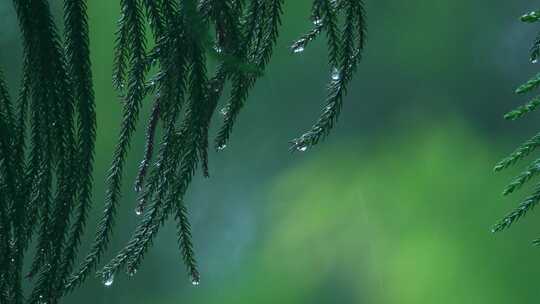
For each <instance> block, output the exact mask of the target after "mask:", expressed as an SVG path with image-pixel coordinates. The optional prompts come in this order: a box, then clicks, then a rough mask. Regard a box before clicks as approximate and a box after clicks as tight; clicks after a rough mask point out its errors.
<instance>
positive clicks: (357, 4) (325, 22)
mask: <svg viewBox="0 0 540 304" xmlns="http://www.w3.org/2000/svg"><path fill="white" fill-rule="evenodd" d="M312 12H313V13H312V19H313V20H312V21H313V24H314V26H315V28H314V29H313V30H312V31H311V32H310V33H308V34H307V35H305V36H303V37H302V38H300V39H299V40H298V41H296V42H295V43H294V44H293V46H292V50H293V52H295V53H298V52H301V51H303V50H304V48H305V46H306V45H307V43H308V42H310V41H312V40H313V39H315V38H316V36H317V35H318V34H319V33H320V32H326V36H327V44H328V57H329V63H330V69H331V77H330V78H331V80H330V84H329V89H328V91H329V92H328V97H327V99H326V106H325V108H324V109H323V111H322V113H321V116H320V117H319V119H318V120H317V122H316V123H315V124H314V125H313V126H312V127H311V129H310V130H309V131H307V132H306V133H304V134H303V135H302V136H300V137H298V138H296V139H294V140H293V141H292V147H291V149H293V150H298V151H306V150H307V149H309V148H310V147H312V146H313V145H316V144H317V143H318V142H319V141H320V140H321V139H323V138H324V137H326V136H327V135H328V133H329V132H330V130H331V129H332V128H333V127H334V125H335V123H336V121H337V119H338V117H339V114H340V112H341V108H342V103H343V98H344V96H345V95H346V93H347V85H348V84H349V82H350V81H351V79H352V76H353V74H354V72H355V70H356V68H357V65H358V62H359V61H360V59H361V57H362V51H363V49H364V44H365V39H366V24H365V14H364V8H363V4H362V2H361V1H359V0H343V1H341V2H340V3H339V4H337V3H336V1H332V0H316V1H315V2H314V5H313V11H312ZM341 13H343V14H344V15H345V17H344V18H345V24H344V29H343V30H340V29H339V24H338V23H339V17H338V16H339V14H341ZM340 33H341V36H340Z"/></svg>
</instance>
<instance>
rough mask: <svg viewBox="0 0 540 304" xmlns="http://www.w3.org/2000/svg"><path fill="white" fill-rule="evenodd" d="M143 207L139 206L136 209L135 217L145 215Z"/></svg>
mask: <svg viewBox="0 0 540 304" xmlns="http://www.w3.org/2000/svg"><path fill="white" fill-rule="evenodd" d="M143 211H144V210H143V206H142V205H140V204H139V205H138V206H137V207H135V215H137V216H139V215H141V214H143Z"/></svg>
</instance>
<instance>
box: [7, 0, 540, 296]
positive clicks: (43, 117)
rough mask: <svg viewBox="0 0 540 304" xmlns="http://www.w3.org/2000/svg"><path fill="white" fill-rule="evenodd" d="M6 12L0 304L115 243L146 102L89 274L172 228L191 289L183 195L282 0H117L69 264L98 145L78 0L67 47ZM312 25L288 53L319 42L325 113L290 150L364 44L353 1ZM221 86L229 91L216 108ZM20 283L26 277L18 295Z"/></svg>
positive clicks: (120, 266)
mask: <svg viewBox="0 0 540 304" xmlns="http://www.w3.org/2000/svg"><path fill="white" fill-rule="evenodd" d="M13 3H14V5H15V8H16V11H17V16H18V18H19V23H20V27H21V32H22V36H23V43H24V73H23V79H22V82H21V90H20V96H19V98H18V100H17V102H15V103H13V104H12V101H11V99H10V97H9V96H8V93H7V88H6V85H5V84H4V82H3V80H2V78H1V77H0V130H7V132H0V169H1V170H0V252H1V254H0V291H1V292H0V303H2V304H3V303H23V302H28V303H41V302H46V303H57V302H58V301H59V299H60V298H61V297H62V296H63V295H65V294H66V293H68V292H70V291H71V290H73V288H75V287H77V286H79V285H80V284H81V283H82V282H83V281H84V280H85V279H86V278H88V276H89V275H92V274H93V273H94V271H95V270H96V269H97V267H98V265H99V263H100V260H101V258H102V256H103V254H104V253H105V251H106V250H107V248H108V245H109V242H110V239H111V237H112V233H113V228H114V222H115V216H116V210H117V209H118V204H119V203H120V202H121V194H122V193H121V188H122V179H123V171H124V165H125V163H126V157H127V154H128V152H129V149H130V143H131V140H132V137H133V134H134V132H135V131H136V126H137V122H138V120H139V119H140V117H139V116H140V112H141V109H142V107H144V103H145V101H148V102H151V103H152V104H151V107H152V111H151V114H150V117H149V118H148V123H147V127H146V141H147V142H146V148H145V151H144V155H143V159H142V161H141V164H140V166H139V172H138V174H137V177H136V180H135V183H134V185H135V186H134V191H136V192H137V193H138V200H137V204H136V206H134V207H135V210H136V213H137V215H139V216H140V222H139V224H138V226H137V228H136V229H135V231H134V233H133V236H132V238H131V240H130V241H129V242H128V244H127V245H126V246H125V247H124V248H123V249H122V250H121V251H120V252H119V253H118V254H117V255H116V256H115V257H114V258H113V259H112V260H111V261H110V262H109V263H107V264H106V265H105V266H104V268H103V269H102V270H101V271H99V273H100V274H101V275H102V277H103V280H104V282H105V284H106V285H110V284H112V280H113V278H114V276H115V275H116V274H117V273H118V272H120V271H122V270H124V269H125V270H126V271H127V273H128V274H129V275H133V274H135V272H136V271H137V269H138V268H139V267H140V265H141V263H142V261H143V259H144V257H145V254H146V252H147V251H148V250H149V249H150V247H151V246H152V242H153V240H154V238H155V236H156V235H157V233H158V232H159V229H160V228H161V227H162V225H163V224H165V223H166V222H167V221H168V220H169V219H174V221H175V222H176V226H177V229H178V232H177V235H178V245H179V249H180V250H179V251H180V255H181V257H182V259H183V261H184V264H185V265H186V267H187V272H188V274H189V276H190V280H191V281H192V283H193V284H195V285H197V284H199V279H200V275H199V271H198V269H197V262H196V259H195V253H194V245H193V243H192V240H191V228H190V223H189V216H188V209H187V207H186V203H185V201H184V197H185V194H186V192H187V191H188V189H189V185H190V183H191V181H192V180H193V178H194V176H195V174H196V172H197V170H199V169H200V170H201V173H202V174H203V175H204V176H206V177H208V176H209V165H208V161H209V160H208V155H209V153H208V149H209V139H210V134H209V130H210V123H211V121H212V120H213V116H214V114H215V113H221V114H222V115H223V123H222V125H221V127H220V128H219V131H218V133H217V135H216V138H215V147H216V148H217V150H223V149H224V148H225V147H226V146H227V144H228V141H229V138H230V136H231V134H232V130H233V127H234V124H235V122H236V121H237V119H238V117H239V114H240V112H241V110H242V109H243V108H244V106H245V105H246V103H247V100H248V96H249V93H250V90H251V89H252V88H253V87H254V86H255V84H256V82H257V80H258V79H259V78H260V77H261V76H262V75H263V74H264V70H265V68H266V66H267V64H268V63H269V61H270V58H271V56H272V54H273V51H274V46H275V44H276V41H277V39H278V36H279V27H280V24H281V17H282V13H283V0H202V1H197V0H120V6H121V17H120V20H119V22H118V31H117V40H116V47H115V51H116V54H115V61H114V73H113V82H114V85H115V87H116V88H117V89H118V90H119V92H120V94H121V96H122V97H121V98H122V101H123V105H124V108H123V118H122V122H121V128H120V135H119V139H118V144H117V146H116V149H115V152H114V155H113V160H112V165H111V168H110V171H109V174H108V179H107V184H108V189H107V193H106V199H105V202H104V206H105V207H104V212H103V215H102V218H101V219H100V221H99V224H98V227H97V231H96V234H95V240H94V242H93V243H92V245H91V247H90V250H89V252H88V253H87V254H86V256H85V257H83V258H82V263H81V264H80V265H79V266H78V267H75V266H76V265H75V261H76V260H77V259H78V258H80V257H79V252H78V248H79V245H80V241H81V236H82V235H83V233H84V230H85V226H86V220H87V216H88V212H89V209H90V206H91V197H92V183H93V181H92V173H93V155H94V144H95V137H96V134H95V133H96V126H95V124H96V118H95V107H94V92H93V89H92V74H91V69H90V59H89V58H90V57H89V56H90V54H89V37H88V23H87V17H86V1H85V0H64V24H65V33H64V39H61V37H60V34H59V33H58V32H57V29H56V25H55V23H54V22H53V19H52V17H51V12H50V9H49V5H48V1H47V0H28V1H23V0H14V1H13ZM312 21H313V23H314V28H313V30H311V31H310V32H308V33H307V34H306V35H304V36H302V38H301V39H300V40H298V41H297V42H295V43H294V44H293V46H292V48H293V51H294V52H297V53H298V52H300V51H301V50H304V48H306V47H307V46H308V44H309V43H310V42H311V41H313V40H314V39H316V38H317V36H319V35H320V34H321V33H325V34H326V37H327V44H328V51H329V67H330V70H331V76H332V77H331V78H332V79H331V81H330V85H329V94H328V97H327V101H326V106H325V108H324V111H323V113H322V114H321V117H320V118H319V120H318V121H317V122H316V124H315V125H314V126H313V127H312V128H311V130H310V131H308V132H307V133H305V134H304V135H302V136H301V137H299V138H297V139H295V140H294V141H293V148H295V149H297V150H300V151H304V150H305V149H307V148H308V147H311V146H313V145H315V144H317V143H318V142H319V141H320V140H321V139H323V138H324V137H325V136H326V135H327V134H328V133H329V132H330V130H331V129H332V127H333V126H334V124H335V123H336V121H337V118H338V116H339V113H340V111H341V108H342V103H343V99H344V96H345V95H346V91H347V85H348V84H349V83H350V81H351V79H352V76H353V73H354V71H355V70H356V68H357V64H358V62H359V60H360V58H361V54H362V50H363V47H364V42H365V27H366V25H365V19H364V11H363V4H362V2H361V1H360V0H341V1H334V0H315V1H314V3H313V10H312ZM147 31H150V33H149V34H148V35H147V33H146V32H147ZM147 39H151V41H147ZM149 45H151V46H149ZM209 58H217V66H216V68H214V69H211V68H210V64H209ZM227 82H230V84H231V90H230V95H229V96H228V98H227V99H226V105H225V106H224V107H223V109H221V110H218V104H219V101H220V99H221V96H222V95H223V93H224V87H225V84H226V83H227ZM536 85H538V83H532V84H531V85H530V86H531V87H533V86H536ZM534 107H536V105H534V106H530V107H529V108H530V109H533V108H534ZM529 108H527V109H529ZM158 130H159V131H160V132H158ZM157 134H161V138H156V135H157ZM27 135H28V136H27ZM535 145H536V144H535ZM528 149H529V150H531V149H532V148H528ZM534 174H536V173H533V174H531V175H530V176H525V177H523V178H522V179H529V178H530V177H531V176H532V175H534ZM34 235H36V237H37V239H36V243H37V248H36V251H35V252H36V254H35V257H34V259H33V261H32V265H31V267H30V273H28V274H22V266H23V263H22V261H23V259H24V254H25V253H26V252H27V251H28V247H29V243H30V241H31V238H32V237H33V236H34ZM25 276H26V277H28V278H33V279H34V281H35V282H34V289H33V290H32V291H31V293H30V294H29V295H28V296H26V297H25V296H24V295H23V292H22V286H21V285H22V282H23V278H24V277H25Z"/></svg>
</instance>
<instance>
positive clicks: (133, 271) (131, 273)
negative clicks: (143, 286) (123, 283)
mask: <svg viewBox="0 0 540 304" xmlns="http://www.w3.org/2000/svg"><path fill="white" fill-rule="evenodd" d="M127 274H128V276H130V277H132V276H134V275H136V274H137V268H130V269H128V272H127Z"/></svg>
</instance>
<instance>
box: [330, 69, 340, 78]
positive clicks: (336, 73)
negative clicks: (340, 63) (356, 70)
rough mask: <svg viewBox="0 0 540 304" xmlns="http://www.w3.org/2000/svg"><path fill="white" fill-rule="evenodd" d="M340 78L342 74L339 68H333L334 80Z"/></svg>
mask: <svg viewBox="0 0 540 304" xmlns="http://www.w3.org/2000/svg"><path fill="white" fill-rule="evenodd" d="M340 78H341V75H340V73H339V70H338V69H337V68H334V69H333V70H332V80H333V81H338V80H339V79H340Z"/></svg>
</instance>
